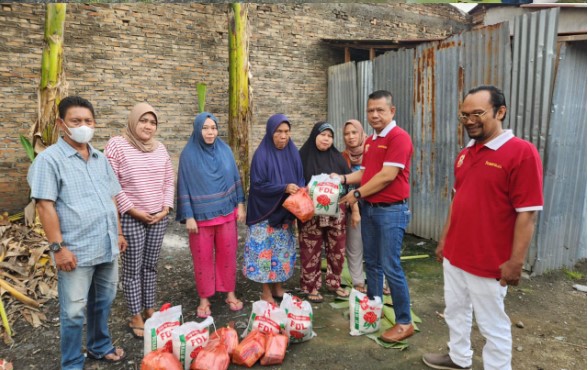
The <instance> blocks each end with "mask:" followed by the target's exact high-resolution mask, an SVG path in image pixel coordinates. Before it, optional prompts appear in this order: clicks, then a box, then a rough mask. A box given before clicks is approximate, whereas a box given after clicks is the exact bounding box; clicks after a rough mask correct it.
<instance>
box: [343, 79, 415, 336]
mask: <svg viewBox="0 0 588 370" xmlns="http://www.w3.org/2000/svg"><path fill="white" fill-rule="evenodd" d="M395 113H396V107H394V104H393V103H392V94H391V93H390V92H389V91H385V90H379V91H375V92H373V93H372V94H370V96H369V97H368V102H367V119H368V122H369V124H370V126H372V128H373V129H374V131H375V133H374V134H373V135H372V136H370V137H368V138H367V140H366V143H365V147H364V152H363V160H362V164H361V168H360V170H359V171H356V172H354V173H352V174H350V175H339V176H340V178H341V181H342V183H343V184H346V183H347V184H360V185H361V186H360V187H359V188H357V189H356V190H355V191H353V192H350V193H349V194H347V195H345V196H344V197H343V198H341V203H348V204H349V205H353V204H355V203H356V202H357V201H360V207H361V239H362V241H363V248H364V253H363V256H364V259H365V271H366V278H367V286H368V290H367V294H368V296H369V297H370V298H373V297H376V296H377V297H382V293H383V276H382V275H384V276H386V280H387V281H388V286H389V287H390V291H391V294H392V301H393V302H394V312H395V314H396V325H394V326H393V327H392V328H390V329H388V330H387V331H385V332H384V334H382V336H381V337H380V339H381V340H383V341H385V342H391V343H393V342H398V341H401V340H403V339H405V338H408V337H409V336H411V335H412V334H413V333H414V326H413V325H412V317H411V315H410V295H409V291H408V284H407V282H406V277H405V276H404V271H403V270H402V266H401V265H400V253H401V251H402V239H403V238H404V232H405V230H406V227H407V226H408V222H409V221H410V211H409V209H408V204H407V199H408V196H409V195H410V185H409V179H408V176H409V172H410V158H411V156H412V152H413V148H412V141H411V140H410V136H409V135H408V133H407V132H406V131H404V130H403V129H401V128H400V127H398V126H397V125H396V121H394V120H393V118H394V115H395Z"/></svg>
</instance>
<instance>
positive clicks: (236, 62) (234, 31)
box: [229, 3, 251, 193]
mask: <svg viewBox="0 0 588 370" xmlns="http://www.w3.org/2000/svg"><path fill="white" fill-rule="evenodd" d="M247 7H248V5H247V4H240V3H238V4H231V9H232V10H233V11H232V17H231V16H229V17H231V18H230V19H229V145H230V146H231V149H233V155H234V157H235V161H236V162H237V167H238V168H239V171H240V173H241V181H242V184H243V190H244V191H245V193H247V192H248V190H249V122H250V120H251V110H250V108H249V38H248V35H247ZM229 13H230V12H229Z"/></svg>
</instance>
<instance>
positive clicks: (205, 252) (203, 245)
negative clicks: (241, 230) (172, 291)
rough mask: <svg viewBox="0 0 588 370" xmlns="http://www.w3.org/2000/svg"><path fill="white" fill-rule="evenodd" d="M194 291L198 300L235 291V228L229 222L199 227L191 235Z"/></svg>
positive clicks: (234, 224)
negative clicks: (219, 293)
mask: <svg viewBox="0 0 588 370" xmlns="http://www.w3.org/2000/svg"><path fill="white" fill-rule="evenodd" d="M190 251H191V252H192V262H193V263H194V280H195V282H196V290H197V291H198V295H199V296H200V297H201V298H208V297H210V296H213V295H214V293H215V292H234V291H235V280H236V278H237V225H236V222H235V221H234V220H233V221H229V222H225V223H223V224H220V225H215V226H200V227H198V233H190Z"/></svg>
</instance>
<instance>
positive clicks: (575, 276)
mask: <svg viewBox="0 0 588 370" xmlns="http://www.w3.org/2000/svg"><path fill="white" fill-rule="evenodd" d="M563 272H564V274H565V275H566V276H567V278H568V279H570V280H582V279H584V274H583V273H582V272H580V271H575V270H568V269H566V268H564V269H563Z"/></svg>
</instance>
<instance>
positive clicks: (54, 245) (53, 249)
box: [49, 242, 61, 253]
mask: <svg viewBox="0 0 588 370" xmlns="http://www.w3.org/2000/svg"><path fill="white" fill-rule="evenodd" d="M49 250H50V251H51V252H53V253H57V252H59V251H60V250H61V243H58V242H53V243H51V244H49Z"/></svg>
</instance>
